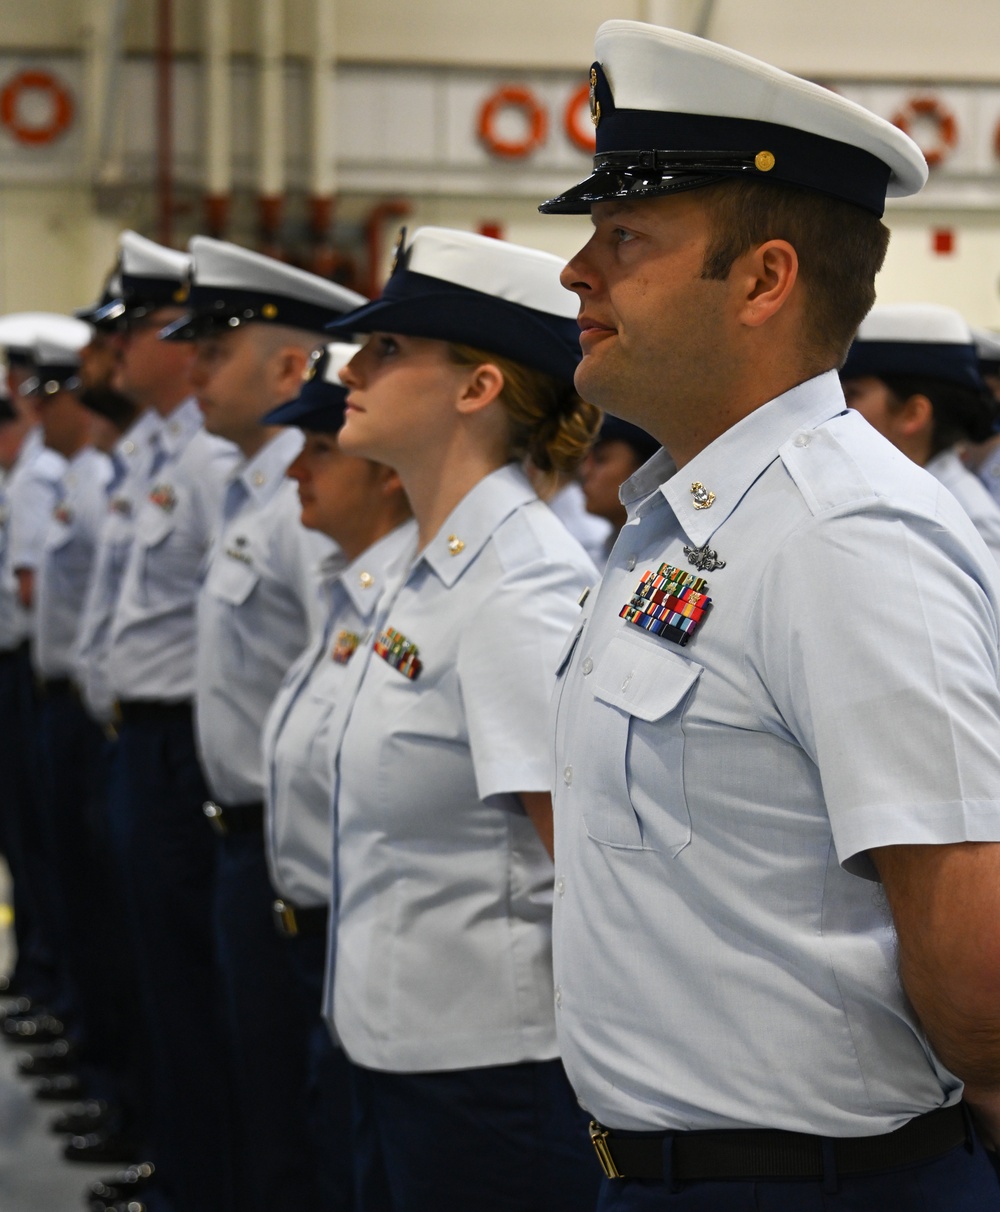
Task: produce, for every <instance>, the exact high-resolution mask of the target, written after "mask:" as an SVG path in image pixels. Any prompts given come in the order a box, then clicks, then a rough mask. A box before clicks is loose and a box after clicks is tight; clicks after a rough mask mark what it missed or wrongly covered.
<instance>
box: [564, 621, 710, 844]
mask: <svg viewBox="0 0 1000 1212" xmlns="http://www.w3.org/2000/svg"><path fill="white" fill-rule="evenodd" d="M701 672H702V667H701V666H700V665H697V664H695V663H694V662H693V661H689V660H687V659H686V658H685V657H683V656H681V655H680V654H679V653H676V652H672V651H671V650H670V649H668V648H665V647H661V646H660V642H659V641H657V642H655V643H652V642H650V641H649V640H648V639H646V638H644V637H643V636H642V635H639V634H637V635H636V636H635V637H633V636H631V635H630V634H628V633H627V632H620V633H619V634H618V635H616V636H615V637H614V638H613V639H612V641H611V643H610V644H609V645H608V647H607V648H606V649H605V651H604V652H603V653H602V655H601V657H600V659H599V661H598V662H597V663H596V664H595V666H594V671H593V675H592V676H593V683H592V687H591V690H592V693H593V696H594V700H595V703H594V716H593V720H594V729H593V732H592V733H590V734H589V735H588V737H587V744H588V749H589V755H588V762H587V768H588V770H592V771H594V772H595V779H596V786H595V787H594V788H593V793H591V790H590V789H588V788H584V789H583V801H584V805H585V806H584V809H583V815H584V820H585V823H586V826H587V832H588V834H589V835H590V836H591V837H592V838H593V839H594V841H596V842H602V843H604V844H605V845H608V846H619V847H623V848H625V849H632V850H658V851H663V852H666V853H668V854H670V855H676V854H679V853H680V851H681V850H683V849H684V847H685V846H686V845H687V844H688V843H689V842H690V840H691V816H690V813H689V811H688V804H687V796H686V794H685V789H684V716H685V712H686V710H687V707H688V705H689V703H690V700H691V696H692V694H693V692H694V687H695V685H696V684H697V682H698V678H699V677H700V676H701Z"/></svg>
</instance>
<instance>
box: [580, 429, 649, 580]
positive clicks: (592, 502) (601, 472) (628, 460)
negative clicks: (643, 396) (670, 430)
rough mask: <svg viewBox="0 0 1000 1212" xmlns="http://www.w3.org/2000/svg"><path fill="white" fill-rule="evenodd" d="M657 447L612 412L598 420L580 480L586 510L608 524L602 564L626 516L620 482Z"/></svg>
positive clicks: (627, 477) (581, 469)
mask: <svg viewBox="0 0 1000 1212" xmlns="http://www.w3.org/2000/svg"><path fill="white" fill-rule="evenodd" d="M659 449H660V445H659V443H658V442H657V441H656V439H655V438H651V437H650V436H649V434H648V433H646V431H645V430H644V429H640V428H639V426H638V425H630V424H629V423H628V421H622V420H619V418H618V417H612V416H607V417H605V418H604V420H603V421H602V422H601V429H600V432H599V433H598V435H597V441H596V442H595V443H594V446H593V449H592V450H591V451H590V453H589V454H588V455H587V457H586V458H585V459H584V460H583V465H582V466H581V468H580V483H581V485H582V486H583V499H584V502H585V504H586V507H587V512H588V513H592V514H594V515H595V516H596V517H599V518H604V520H605V521H606V522H608V524H609V526H610V532H609V534H608V537H607V540H606V542H605V545H604V549H603V551H602V552H601V555H602V559H601V561H600V565H599V566H600V567H602V568H603V566H604V564H605V562H606V561H607V558H608V556H609V555H610V554H611V549H612V548H613V547H614V545H615V540H616V539H617V538H618V532H619V531H620V530H621V528H622V527H623V526H624V525H625V522H626V521H627V519H628V514H627V513H626V511H625V506H624V505H623V504H622V502H621V497H620V496H619V493H620V491H621V486H622V485H623V484H624V483H625V481H626V480H627V479H629V477H630V476H633V475H634V474H635V473H636V472H637V471H638V470H639V468H640V467H641V466H642V465H643V463H645V462H646V460H647V459H650V458H652V456H653V455H654V454H656V452H657V451H658V450H659Z"/></svg>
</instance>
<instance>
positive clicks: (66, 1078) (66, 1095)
mask: <svg viewBox="0 0 1000 1212" xmlns="http://www.w3.org/2000/svg"><path fill="white" fill-rule="evenodd" d="M82 1097H83V1082H82V1081H80V1079H79V1078H78V1077H77V1075H76V1074H75V1073H56V1074H53V1076H52V1077H43V1078H42V1080H41V1081H40V1082H39V1083H38V1085H37V1086H36V1087H35V1098H40V1099H41V1100H42V1101H43V1102H53V1103H54V1102H72V1101H73V1099H78V1098H82Z"/></svg>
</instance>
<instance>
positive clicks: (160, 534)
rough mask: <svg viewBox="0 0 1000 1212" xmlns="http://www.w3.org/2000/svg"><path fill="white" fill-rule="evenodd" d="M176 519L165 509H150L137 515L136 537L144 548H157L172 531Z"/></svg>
mask: <svg viewBox="0 0 1000 1212" xmlns="http://www.w3.org/2000/svg"><path fill="white" fill-rule="evenodd" d="M175 525H176V519H175V518H174V516H173V514H171V513H168V512H167V511H166V510H165V509H158V508H156V507H150V508H149V509H144V510H143V511H142V513H141V514H140V515H139V521H138V524H137V525H136V537H137V538H138V540H139V541H140V543H142V545H143V546H144V547H157V546H159V544H160V543H162V542H163V540H164V539H165V538H166V537H167V536H168V535H169V534H170V533H171V532H172V531H173V529H174V526H175Z"/></svg>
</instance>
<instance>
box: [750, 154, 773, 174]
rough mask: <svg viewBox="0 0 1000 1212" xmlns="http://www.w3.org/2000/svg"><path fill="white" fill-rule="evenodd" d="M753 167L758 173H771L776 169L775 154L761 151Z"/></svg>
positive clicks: (755, 157)
mask: <svg viewBox="0 0 1000 1212" xmlns="http://www.w3.org/2000/svg"><path fill="white" fill-rule="evenodd" d="M753 165H754V168H756V169H757V171H758V172H762V173H769V172H770V171H771V169H772V168H774V152H769V151H759V152H758V153H757V154H756V156H754V160H753Z"/></svg>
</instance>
